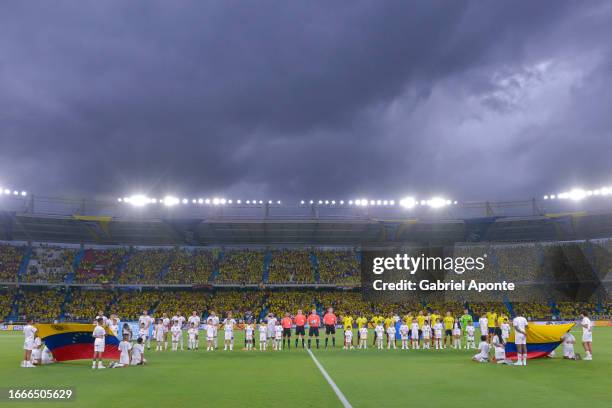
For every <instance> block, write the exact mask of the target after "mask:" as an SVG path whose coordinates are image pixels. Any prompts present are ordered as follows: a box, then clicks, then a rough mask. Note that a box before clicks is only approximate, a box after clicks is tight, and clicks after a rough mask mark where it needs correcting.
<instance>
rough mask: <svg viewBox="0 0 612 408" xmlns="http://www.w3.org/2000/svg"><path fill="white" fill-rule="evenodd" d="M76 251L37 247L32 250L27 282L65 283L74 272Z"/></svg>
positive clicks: (25, 277)
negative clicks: (73, 265)
mask: <svg viewBox="0 0 612 408" xmlns="http://www.w3.org/2000/svg"><path fill="white" fill-rule="evenodd" d="M76 253H77V250H76V249H68V248H61V247H49V246H44V245H40V246H36V247H33V248H32V253H31V255H30V260H29V263H28V267H27V271H26V275H25V276H24V278H23V281H25V282H50V283H57V282H64V281H65V280H66V277H67V276H68V274H70V273H72V272H73V267H72V264H73V262H74V257H75V255H76Z"/></svg>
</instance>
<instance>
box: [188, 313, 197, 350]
mask: <svg viewBox="0 0 612 408" xmlns="http://www.w3.org/2000/svg"><path fill="white" fill-rule="evenodd" d="M187 322H188V323H189V326H191V325H193V326H195V328H196V331H197V333H196V339H195V343H194V344H195V346H194V347H195V349H196V350H197V349H199V348H200V339H199V337H200V336H199V331H200V315H199V314H198V312H196V311H195V310H194V311H193V312H191V316H189V319H187Z"/></svg>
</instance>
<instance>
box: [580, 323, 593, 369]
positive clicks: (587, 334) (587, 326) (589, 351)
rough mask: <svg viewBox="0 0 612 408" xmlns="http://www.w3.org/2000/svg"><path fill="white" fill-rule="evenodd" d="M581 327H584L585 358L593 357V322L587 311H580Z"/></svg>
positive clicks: (583, 344) (590, 358)
mask: <svg viewBox="0 0 612 408" xmlns="http://www.w3.org/2000/svg"><path fill="white" fill-rule="evenodd" d="M580 327H582V347H584V353H585V356H584V359H585V360H592V359H593V324H592V323H591V319H589V317H588V316H587V312H582V313H580Z"/></svg>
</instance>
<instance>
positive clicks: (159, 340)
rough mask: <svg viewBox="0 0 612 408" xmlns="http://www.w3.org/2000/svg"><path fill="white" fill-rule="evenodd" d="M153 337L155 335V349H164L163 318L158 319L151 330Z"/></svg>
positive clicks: (164, 332) (164, 328)
mask: <svg viewBox="0 0 612 408" xmlns="http://www.w3.org/2000/svg"><path fill="white" fill-rule="evenodd" d="M153 337H155V343H156V344H155V350H156V351H162V350H163V349H164V343H166V347H167V342H166V327H165V326H164V320H163V319H158V320H157V324H156V325H155V328H154V330H153Z"/></svg>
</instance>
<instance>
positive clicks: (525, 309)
mask: <svg viewBox="0 0 612 408" xmlns="http://www.w3.org/2000/svg"><path fill="white" fill-rule="evenodd" d="M512 308H513V310H514V313H516V314H519V315H521V316H525V318H527V320H539V319H540V320H541V319H550V318H551V317H552V310H551V307H550V305H548V304H547V303H541V302H516V303H513V304H512Z"/></svg>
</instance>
